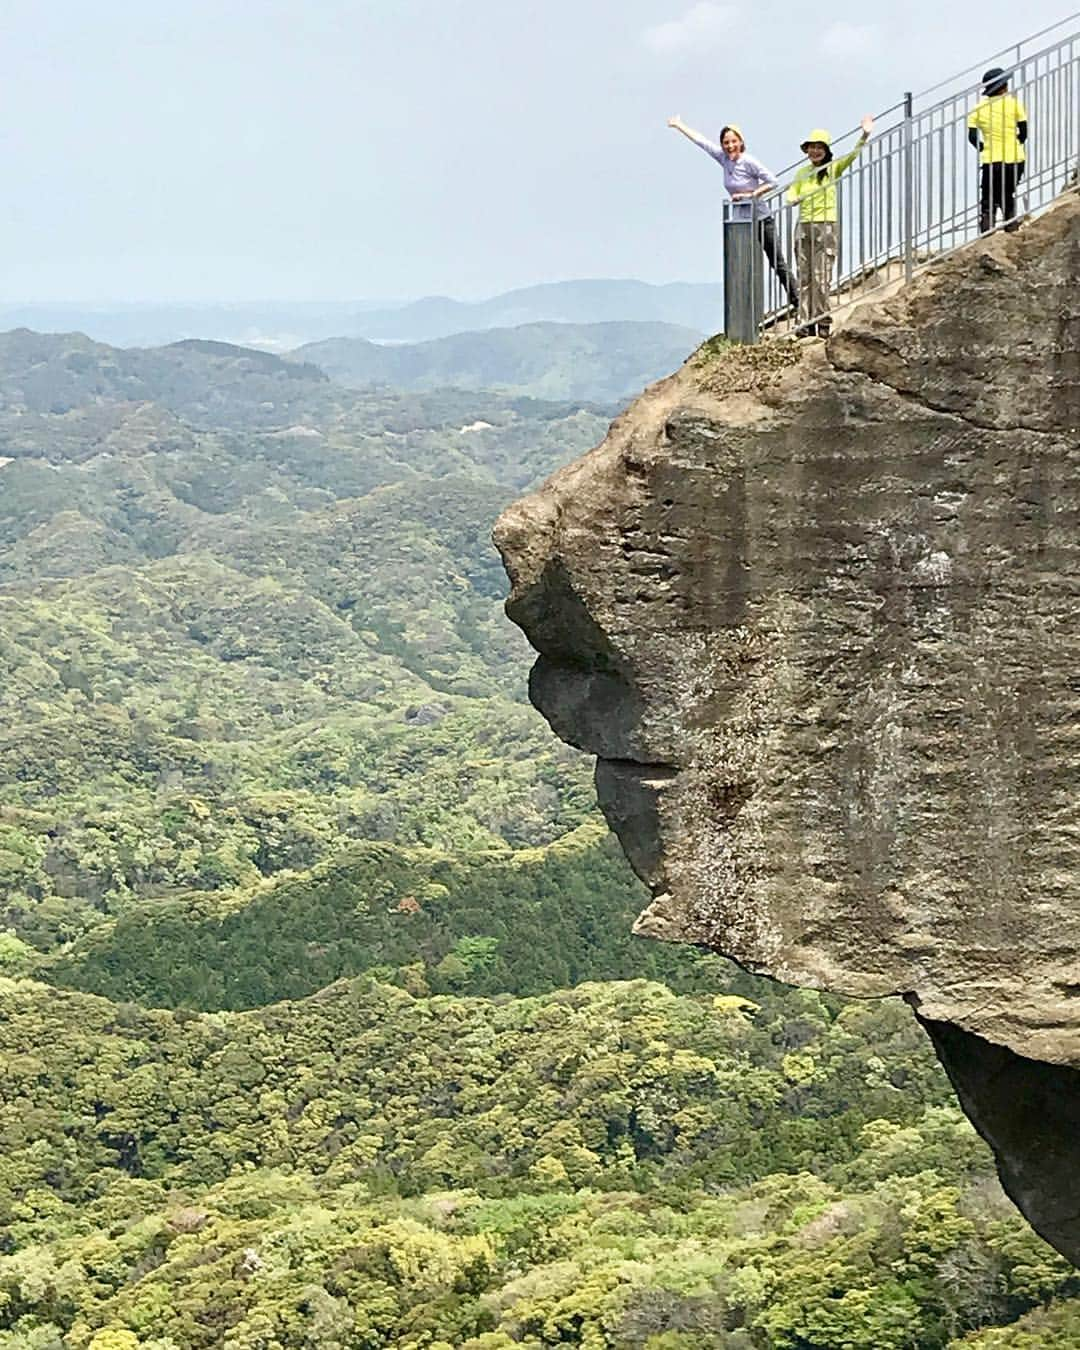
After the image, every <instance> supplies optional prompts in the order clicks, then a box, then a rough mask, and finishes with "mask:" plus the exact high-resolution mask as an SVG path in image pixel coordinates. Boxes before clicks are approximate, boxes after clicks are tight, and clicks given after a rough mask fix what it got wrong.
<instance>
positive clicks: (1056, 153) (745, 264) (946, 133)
mask: <svg viewBox="0 0 1080 1350" xmlns="http://www.w3.org/2000/svg"><path fill="white" fill-rule="evenodd" d="M1066 25H1069V26H1068V27H1067V26H1066ZM1048 35H1053V37H1052V40H1050V41H1048V40H1047V36H1048ZM1007 50H1008V53H1009V54H1008V56H1007V57H1004V58H1001V60H1000V61H999V64H1000V65H1001V67H1002V69H1003V70H1004V69H1006V68H1007V69H1008V71H1009V75H1010V77H1011V78H1012V80H1013V88H1014V89H1015V91H1016V94H1017V96H1018V98H1019V99H1021V100H1022V102H1023V104H1024V107H1025V108H1027V109H1029V110H1030V111H1029V112H1028V113H1027V114H1026V115H1025V117H1026V118H1028V117H1029V118H1030V119H1031V124H1030V128H1028V132H1029V134H1028V135H1027V136H1025V135H1024V134H1023V132H1021V130H1020V123H1019V121H1018V120H1017V118H1018V114H1017V113H1016V112H1015V109H1014V107H1013V105H1012V104H1010V105H1008V115H1009V116H1011V117H1012V118H1013V121H1014V122H1015V124H1016V140H1015V142H1009V143H1008V144H1006V143H1005V142H1003V141H1000V139H999V140H998V141H994V140H993V139H992V138H991V139H990V140H989V141H987V136H988V134H989V133H987V131H986V125H987V124H985V116H984V112H976V110H977V109H979V108H980V106H981V105H982V102H983V97H984V93H985V90H984V71H985V70H986V68H987V66H988V65H989V64H991V63H992V62H993V58H984V61H985V62H986V64H983V63H982V62H980V63H979V64H978V65H976V66H973V67H969V69H968V71H962V72H960V73H959V74H958V75H954V76H953V77H952V79H951V80H947V81H943V82H941V83H939V84H937V85H935V86H933V87H932V88H931V89H929V90H926V91H924V93H923V94H921V95H919V96H918V100H917V99H916V96H915V95H913V94H905V96H904V98H903V100H902V101H901V102H899V103H896V104H894V105H893V106H892V107H890V108H887V109H886V110H885V111H884V112H883V113H879V114H878V117H877V119H876V123H877V125H876V126H875V129H874V134H873V137H872V139H871V141H870V144H869V145H868V146H867V148H866V149H865V151H864V152H863V153H862V154H860V155H857V156H855V155H851V161H852V162H851V163H850V164H849V165H845V172H844V173H843V175H842V176H841V175H833V176H832V180H831V183H830V186H829V187H828V188H826V189H825V190H824V191H818V190H817V189H816V188H815V187H813V186H812V185H811V186H808V187H807V188H806V191H803V190H800V192H798V193H795V194H794V196H792V195H791V193H790V186H791V174H792V173H793V172H794V171H795V170H797V169H800V168H803V167H804V166H805V167H809V166H808V161H807V160H806V159H801V160H799V161H798V163H797V164H794V165H792V166H791V167H790V169H787V170H785V171H784V174H783V176H782V177H781V178H780V181H779V184H778V186H777V187H776V188H775V189H773V190H772V191H770V192H768V193H767V194H765V195H764V196H761V197H758V196H756V195H754V196H753V197H751V199H750V200H749V202H747V201H736V202H733V203H731V204H725V207H724V221H725V225H724V240H725V250H724V254H725V257H724V266H725V275H724V282H725V330H726V331H730V332H731V333H732V335H733V336H734V338H735V340H737V341H751V342H754V341H757V340H758V339H759V338H760V336H761V335H762V333H763V332H764V331H765V330H766V329H768V328H775V329H777V331H781V332H783V331H786V329H787V328H788V327H789V326H791V325H794V324H798V330H797V331H799V332H800V334H803V335H807V334H813V333H815V332H816V331H817V330H818V328H821V329H822V330H823V331H826V332H827V331H828V329H829V326H830V324H831V317H830V310H831V309H832V308H833V307H834V306H833V301H832V298H831V297H833V296H839V295H847V296H848V297H849V298H850V297H852V296H853V295H854V294H855V293H856V292H859V293H861V292H862V291H864V290H869V289H873V288H874V287H875V286H880V285H883V284H891V282H892V281H893V280H896V279H897V278H900V279H910V278H911V277H912V276H913V275H914V273H915V271H916V270H921V269H922V268H923V267H924V266H927V265H929V264H930V263H931V262H933V261H934V260H935V259H936V258H940V257H943V256H946V255H947V254H949V253H952V252H954V251H955V250H956V249H958V248H961V247H963V246H964V245H965V244H967V243H969V242H971V241H972V240H973V239H975V238H976V237H978V236H979V235H985V234H987V233H989V232H991V231H993V230H995V229H997V228H1004V229H1007V230H1015V229H1018V228H1020V226H1021V224H1022V222H1023V221H1024V220H1025V219H1028V218H1031V217H1034V216H1037V215H1040V214H1042V212H1043V211H1045V210H1047V209H1049V208H1050V207H1051V206H1052V204H1053V203H1054V202H1055V201H1056V200H1057V199H1058V198H1059V196H1060V194H1061V193H1062V192H1063V191H1064V190H1066V189H1067V188H1068V187H1070V186H1072V187H1073V188H1074V189H1075V187H1076V186H1077V184H1078V182H1080V11H1078V12H1077V13H1075V14H1073V15H1069V16H1068V17H1066V18H1064V19H1062V20H1059V21H1058V22H1057V23H1055V24H1052V25H1050V26H1049V27H1047V28H1043V29H1041V30H1040V31H1039V32H1038V33H1034V34H1032V35H1031V36H1030V37H1028V38H1024V39H1023V40H1022V41H1021V42H1018V43H1013V44H1012V46H1011V47H1010V48H1008V49H1007ZM972 70H973V71H975V72H976V77H975V78H974V79H973V80H972V79H971V77H970V73H969V72H970V71H972ZM969 80H970V82H969V83H966V81H969ZM995 106H996V105H995ZM1003 107H1005V105H1003ZM980 118H982V119H983V122H984V125H983V140H982V142H980V139H979V136H978V128H979V120H980ZM973 126H974V127H975V128H976V130H975V132H974V133H973V132H972V127H973ZM860 134H861V128H853V129H852V130H851V131H849V132H846V133H845V134H844V135H843V136H841V137H838V138H837V139H836V140H834V141H833V148H834V151H835V152H836V154H837V156H838V157H839V156H840V155H846V154H849V153H850V151H851V150H852V148H853V138H854V137H855V136H858V135H860ZM994 135H998V136H999V137H1000V133H997V132H996V131H995V132H994ZM845 143H846V144H845ZM972 144H974V146H975V150H976V151H978V152H979V153H978V155H977V156H975V155H973V152H972V149H971V145H972ZM1009 145H1014V148H1013V149H1010V148H1009ZM988 146H989V147H990V148H988ZM855 148H858V147H855ZM993 166H997V167H996V168H994V167H993ZM807 191H809V193H810V196H809V197H807V195H806V192H807ZM999 215H1000V217H1001V225H1000V226H999V225H998V217H999ZM823 225H832V226H833V227H834V228H833V229H831V230H824V229H821V228H819V227H820V226H823ZM766 260H767V263H768V266H767V267H766V266H765V263H766ZM796 291H797V292H798V294H797V295H796ZM796 310H797V312H798V318H797V319H795V318H792V315H794V314H795V312H796ZM729 319H730V323H729Z"/></svg>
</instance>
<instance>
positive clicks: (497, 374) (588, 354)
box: [294, 322, 704, 403]
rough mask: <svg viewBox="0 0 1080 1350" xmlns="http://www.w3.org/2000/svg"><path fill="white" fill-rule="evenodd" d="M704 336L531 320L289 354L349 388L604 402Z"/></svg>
mask: <svg viewBox="0 0 1080 1350" xmlns="http://www.w3.org/2000/svg"><path fill="white" fill-rule="evenodd" d="M703 336H704V334H703V333H700V332H697V331H696V330H695V329H692V328H683V327H678V326H676V325H674V324H666V323H628V322H622V323H591V324H573V323H531V324H522V325H521V326H519V327H517V328H491V329H487V330H485V331H481V332H476V333H458V334H455V335H454V336H452V337H444V338H436V339H434V340H432V341H429V342H417V343H404V344H395V345H386V344H379V343H375V342H367V341H365V340H364V339H363V338H347V337H341V338H330V339H329V340H327V341H325V342H313V343H310V344H309V345H307V346H305V347H300V348H299V349H298V350H297V351H296V352H295V353H294V355H295V356H296V357H297V358H300V359H303V360H305V361H309V362H311V363H312V364H314V365H317V366H319V367H320V368H321V369H323V370H325V371H326V372H327V374H329V375H332V376H333V377H334V379H336V380H340V381H341V382H342V383H344V384H349V385H360V386H364V385H373V384H376V385H377V384H387V385H392V386H394V387H396V388H400V389H438V388H440V387H443V386H446V385H452V386H455V387H457V388H461V389H484V388H488V389H501V390H504V391H506V392H508V393H515V394H530V395H533V396H535V397H538V398H552V399H562V398H565V399H583V400H594V401H596V402H600V403H605V402H619V401H623V400H626V399H628V398H630V397H631V396H633V395H635V394H637V393H639V392H640V391H641V390H642V389H643V388H644V387H645V385H647V384H651V383H652V382H653V381H654V380H657V379H659V378H660V377H661V376H662V375H667V374H669V373H670V372H671V371H672V370H674V369H676V368H677V367H678V366H679V365H681V364H682V362H683V361H685V359H686V358H687V356H689V355H690V353H691V352H692V351H693V350H694V348H695V347H697V345H698V343H699V342H700V341H701V339H702V337H703Z"/></svg>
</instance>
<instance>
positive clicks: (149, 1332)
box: [0, 333, 1080, 1350]
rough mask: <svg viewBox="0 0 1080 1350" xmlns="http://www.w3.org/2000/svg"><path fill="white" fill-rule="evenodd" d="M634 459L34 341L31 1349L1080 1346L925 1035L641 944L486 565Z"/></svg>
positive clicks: (15, 1160) (28, 957) (8, 779)
mask: <svg viewBox="0 0 1080 1350" xmlns="http://www.w3.org/2000/svg"><path fill="white" fill-rule="evenodd" d="M603 424H604V423H603V419H602V418H601V417H600V416H599V415H598V414H597V413H596V412H595V411H594V410H590V409H587V408H576V407H573V406H567V405H565V404H562V405H554V404H538V403H535V402H531V401H529V400H524V399H517V400H515V399H510V398H507V397H502V396H499V395H494V394H484V393H477V394H465V393H461V392H453V391H451V392H445V393H441V394H438V395H406V394H400V393H392V392H387V391H383V392H379V393H358V392H351V391H348V390H346V389H343V388H342V387H340V386H338V385H335V384H334V383H333V382H331V381H329V380H327V379H326V378H325V377H324V376H323V375H322V374H321V372H319V371H318V370H316V369H315V368H313V367H311V366H302V365H296V364H293V365H290V364H289V363H285V362H281V361H278V360H276V359H275V358H272V357H267V356H262V355H259V354H257V353H255V354H253V353H249V352H243V351H239V350H237V349H235V348H228V347H222V346H221V345H220V344H211V343H201V342H200V343H184V344H179V345H177V346H176V347H173V348H169V349H165V350H164V351H160V352H126V353H125V352H116V351H113V350H112V349H109V348H103V347H100V346H98V345H95V344H92V343H89V342H88V341H87V340H86V339H82V338H78V337H62V338H41V337H38V336H36V335H31V334H25V333H23V334H14V335H7V336H6V337H2V338H0V675H2V677H3V683H2V685H0V782H2V785H3V786H2V788H0V1350H140V1347H141V1350H218V1347H222V1348H223V1350H294V1348H295V1350H323V1348H326V1350H382V1347H386V1348H387V1350H513V1347H525V1350H546V1347H553V1346H560V1345H569V1346H575V1345H576V1346H581V1347H584V1348H585V1350H604V1348H605V1347H609V1346H610V1347H613V1348H614V1350H622V1348H623V1347H626V1348H627V1350H713V1347H721V1348H722V1347H729V1350H946V1348H947V1347H948V1348H950V1350H960V1348H961V1347H963V1346H972V1347H976V1348H977V1350H993V1347H1002V1348H1003V1350H1034V1347H1036V1346H1039V1347H1042V1346H1044V1345H1045V1346H1049V1347H1052V1348H1053V1347H1061V1350H1064V1348H1065V1347H1071V1346H1074V1345H1076V1344H1077V1343H1078V1340H1077V1329H1078V1327H1080V1313H1078V1311H1077V1309H1078V1308H1080V1300H1077V1299H1076V1298H1075V1297H1074V1296H1075V1295H1077V1293H1078V1292H1080V1290H1078V1286H1077V1276H1076V1274H1075V1272H1073V1271H1072V1270H1071V1269H1070V1268H1068V1267H1067V1266H1066V1264H1065V1263H1064V1262H1063V1261H1062V1260H1061V1259H1060V1258H1058V1257H1057V1256H1056V1255H1055V1254H1054V1253H1053V1252H1052V1251H1050V1250H1049V1249H1048V1248H1047V1247H1046V1246H1045V1245H1044V1244H1043V1243H1041V1242H1040V1241H1039V1240H1038V1239H1037V1238H1036V1237H1035V1236H1034V1235H1033V1234H1032V1233H1031V1231H1030V1229H1028V1228H1027V1226H1026V1225H1025V1224H1024V1223H1023V1221H1022V1220H1021V1219H1020V1217H1019V1215H1018V1214H1017V1213H1016V1212H1015V1210H1014V1209H1013V1208H1012V1207H1011V1206H1010V1205H1009V1204H1008V1202H1007V1201H1006V1200H1005V1199H1004V1197H1003V1195H1002V1193H1001V1191H1000V1188H999V1187H998V1185H997V1182H996V1180H995V1179H994V1176H993V1171H992V1167H991V1163H990V1159H989V1157H988V1155H987V1153H986V1150H985V1149H984V1147H983V1146H982V1145H981V1144H980V1142H979V1141H978V1140H977V1138H976V1137H975V1135H974V1133H973V1131H972V1130H971V1128H970V1127H969V1126H968V1124H967V1123H966V1121H964V1119H963V1117H962V1116H961V1115H960V1114H959V1112H958V1110H957V1108H956V1106H955V1104H954V1103H953V1099H952V1095H951V1093H950V1091H949V1089H948V1086H947V1084H946V1081H945V1079H944V1076H943V1075H942V1073H941V1071H940V1069H939V1067H938V1065H937V1064H936V1062H935V1061H934V1059H933V1056H932V1055H931V1053H930V1051H929V1048H928V1046H927V1044H926V1043H925V1041H924V1039H923V1037H922V1034H921V1032H920V1031H919V1030H918V1028H917V1026H916V1024H915V1022H914V1021H913V1019H912V1018H911V1016H910V1014H909V1013H908V1011H907V1010H906V1009H905V1008H903V1007H902V1006H901V1005H899V1004H889V1003H886V1004H871V1005H862V1004H847V1005H845V1004H844V1003H842V1002H841V1001H839V1000H833V999H829V998H825V997H822V996H820V995H817V994H813V993H806V992H798V991H793V990H786V989H783V988H781V987H779V986H776V985H773V984H770V983H769V982H766V981H761V980H757V979H754V978H753V977H751V976H750V975H747V974H745V973H743V972H740V971H738V970H737V969H735V968H734V967H732V966H731V965H729V964H728V963H726V962H723V961H721V960H719V959H718V958H716V957H713V956H709V955H705V954H702V953H697V952H693V951H689V950H684V949H678V948H675V947H669V946H663V945H659V944H647V943H642V942H640V941H638V940H636V939H634V938H632V937H631V936H630V932H629V930H630V924H631V921H632V918H633V915H634V914H635V912H636V911H637V910H638V909H639V908H640V906H641V903H642V898H643V897H642V890H641V888H640V886H639V884H638V883H637V882H636V881H635V880H634V879H633V877H632V876H631V874H630V873H629V870H628V868H627V866H626V863H625V861H624V860H623V858H622V855H621V853H619V851H618V850H617V849H616V848H615V847H614V845H613V843H612V841H611V840H610V839H609V838H608V837H607V836H606V834H605V831H604V830H603V827H602V826H601V825H600V823H599V822H598V820H597V818H596V815H595V807H594V802H593V797H592V792H591V785H590V783H589V765H588V764H587V763H586V762H585V761H584V759H583V758H582V757H581V756H578V755H576V754H574V753H572V752H570V751H568V750H566V749H565V748H564V747H561V746H560V745H558V743H556V742H555V741H554V740H553V738H552V737H551V736H550V734H549V733H548V731H547V729H546V728H545V727H544V726H543V725H542V724H541V723H540V721H539V719H538V718H537V717H536V715H535V714H534V713H533V712H532V711H531V710H530V709H529V707H528V706H527V704H526V703H525V701H524V697H523V694H524V672H525V669H526V666H527V662H528V653H527V650H526V649H525V647H524V644H523V642H522V640H521V639H520V637H519V635H518V634H517V633H516V632H515V631H514V630H513V629H512V628H510V627H509V625H507V624H506V623H505V622H504V621H503V619H502V616H501V612H500V601H501V596H502V592H503V585H504V583H503V579H502V576H501V573H500V570H499V566H498V562H497V560H496V559H495V557H494V555H493V553H492V551H491V548H490V544H489V542H488V534H489V529H490V524H491V521H492V518H493V516H494V515H495V513H496V511H497V510H498V509H499V507H500V506H501V505H502V503H503V502H505V501H506V500H507V499H508V498H509V497H510V496H512V495H514V494H515V493H516V492H518V491H519V490H521V489H522V488H525V487H527V486H528V485H529V484H530V483H531V482H533V481H534V480H535V479H536V477H537V476H539V475H542V474H544V473H546V472H548V471H549V470H550V469H552V468H554V467H555V466H556V465H557V464H559V463H560V462H562V461H563V460H564V459H566V458H569V457H570V456H572V455H573V454H575V453H578V452H579V451H581V450H582V449H584V448H585V447H586V446H587V445H589V444H590V443H592V442H593V441H595V440H596V439H597V438H598V437H599V435H600V433H601V431H602V428H603ZM641 976H647V977H648V978H647V979H643V978H639V977H641ZM27 977H31V978H27ZM614 980H619V981H622V982H620V983H597V982H596V981H614ZM658 981H662V983H660V982H658ZM101 995H104V996H105V997H101Z"/></svg>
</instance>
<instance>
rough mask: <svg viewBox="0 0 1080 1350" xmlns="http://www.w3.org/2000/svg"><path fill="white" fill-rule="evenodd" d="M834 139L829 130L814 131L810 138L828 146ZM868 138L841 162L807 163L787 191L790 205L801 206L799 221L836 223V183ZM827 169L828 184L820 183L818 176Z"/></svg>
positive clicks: (838, 160)
mask: <svg viewBox="0 0 1080 1350" xmlns="http://www.w3.org/2000/svg"><path fill="white" fill-rule="evenodd" d="M831 139H832V138H831V137H830V136H829V133H828V132H827V131H812V132H811V133H810V135H809V136H808V137H807V138H806V142H804V144H806V143H807V142H809V141H821V143H822V144H823V145H828V144H829V143H830V141H831ZM867 139H868V137H865V136H864V137H862V138H861V139H860V140H859V142H858V144H857V145H856V146H855V149H854V150H852V151H850V152H849V153H848V154H846V155H841V156H840V158H839V159H830V160H829V162H828V164H810V163H807V164H804V165H803V167H802V168H801V169H800V170H799V171H798V173H797V174H796V175H795V179H794V181H793V182H792V184H791V186H790V187H789V188H788V190H787V199H788V201H789V202H798V203H799V219H800V220H812V221H835V220H836V180H837V179H838V178H839V177H840V175H841V174H842V173H843V172H844V170H845V169H846V168H848V167H849V166H850V165H851V164H852V163H853V162H854V160H855V157H856V156H857V155H858V154H859V152H860V151H861V150H862V148H863V146H864V145H865V144H866V142H867ZM822 169H824V170H825V180H824V182H821V183H819V182H818V174H819V173H820V172H821V170H822Z"/></svg>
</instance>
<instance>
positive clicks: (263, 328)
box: [0, 280, 723, 352]
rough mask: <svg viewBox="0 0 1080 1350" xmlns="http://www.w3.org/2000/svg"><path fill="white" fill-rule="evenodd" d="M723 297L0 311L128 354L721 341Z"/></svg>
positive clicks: (544, 296) (662, 288)
mask: <svg viewBox="0 0 1080 1350" xmlns="http://www.w3.org/2000/svg"><path fill="white" fill-rule="evenodd" d="M722 295H723V292H722V289H721V287H720V286H719V285H714V284H711V283H699V282H672V283H669V284H666V285H659V286H654V285H651V284H649V283H648V282H644V281H634V280H625V281H623V280H578V281H556V282H548V283H544V284H542V285H538V286H526V287H522V288H519V289H515V290H511V291H506V292H505V293H502V294H499V295H495V296H492V297H490V298H489V299H486V300H481V301H476V302H470V301H465V300H453V299H450V298H448V297H446V296H427V297H426V298H424V299H420V300H415V301H411V302H407V301H404V300H400V301H399V300H379V301H372V300H362V299H360V300H326V301H317V300H313V301H306V302H300V301H288V300H282V301H274V300H266V301H259V302H254V301H246V302H237V303H217V304H214V303H205V304H199V303H195V302H193V303H190V304H174V303H164V302H162V303H139V304H122V303H111V304H110V303H86V304H75V303H70V302H69V303H46V302H37V303H24V304H10V303H9V304H0V329H8V328H32V329H35V330H37V331H38V332H53V333H55V332H68V333H70V332H80V333H86V334H88V335H89V336H90V337H91V338H93V339H94V340H95V341H97V342H107V343H111V344H112V345H113V346H118V347H157V346H164V345H165V344H167V343H171V342H178V341H180V340H181V339H183V338H194V337H199V338H211V339H216V340H218V341H223V342H229V343H234V344H236V345H239V346H243V347H255V348H258V349H260V350H263V351H273V352H283V351H291V350H293V349H294V348H296V347H299V346H301V345H302V344H304V343H308V342H320V341H323V340H324V339H326V338H331V337H338V336H343V337H373V338H389V339H394V340H403V341H407V342H422V341H424V340H425V339H427V338H436V337H448V336H450V334H452V333H464V332H468V331H470V330H475V329H478V328H508V327H513V326H514V325H516V324H523V323H541V322H551V323H605V322H610V321H614V320H621V319H625V320H634V321H637V322H650V321H651V322H658V323H674V324H682V325H685V326H686V327H688V328H694V329H697V330H699V331H701V332H703V333H715V332H716V331H717V330H718V329H719V328H720V326H721V322H722V315H723V308H722Z"/></svg>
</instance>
